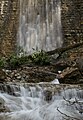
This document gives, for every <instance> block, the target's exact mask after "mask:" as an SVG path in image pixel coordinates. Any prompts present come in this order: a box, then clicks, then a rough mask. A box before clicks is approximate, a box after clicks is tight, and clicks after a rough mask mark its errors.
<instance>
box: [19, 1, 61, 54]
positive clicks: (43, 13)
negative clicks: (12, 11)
mask: <svg viewBox="0 0 83 120" xmlns="http://www.w3.org/2000/svg"><path fill="white" fill-rule="evenodd" d="M60 6H61V2H60V0H41V1H40V0H20V19H19V30H18V37H17V42H18V46H20V47H22V49H23V50H24V51H25V52H26V53H28V54H30V53H33V51H34V50H44V51H50V50H54V49H56V48H58V47H61V45H62V39H61V38H62V34H61V10H60V8H61V7H60Z"/></svg>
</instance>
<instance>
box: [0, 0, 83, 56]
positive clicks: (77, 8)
mask: <svg viewBox="0 0 83 120" xmlns="http://www.w3.org/2000/svg"><path fill="white" fill-rule="evenodd" d="M19 2H20V0H0V55H8V54H10V53H11V52H12V51H14V50H15V49H16V47H15V46H16V39H17V30H18V21H19V6H20V5H19ZM61 2H62V8H61V9H62V17H61V19H62V33H63V40H64V45H68V44H72V43H76V42H78V41H82V40H83V0H61Z"/></svg>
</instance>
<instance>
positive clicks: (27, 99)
mask: <svg viewBox="0 0 83 120" xmlns="http://www.w3.org/2000/svg"><path fill="white" fill-rule="evenodd" d="M82 88H83V86H81V85H74V86H73V85H51V84H37V85H34V84H31V85H30V84H25V85H21V86H20V85H1V86H0V111H1V105H3V108H4V106H5V109H6V111H5V110H4V111H3V112H0V120H83V89H82Z"/></svg>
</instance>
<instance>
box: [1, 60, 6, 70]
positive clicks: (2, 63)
mask: <svg viewBox="0 0 83 120" xmlns="http://www.w3.org/2000/svg"><path fill="white" fill-rule="evenodd" d="M5 65H6V60H5V58H0V68H4V67H5Z"/></svg>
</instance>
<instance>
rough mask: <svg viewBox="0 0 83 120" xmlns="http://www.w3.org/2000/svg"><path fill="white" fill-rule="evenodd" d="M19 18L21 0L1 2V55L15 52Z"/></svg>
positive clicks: (2, 0) (0, 0) (1, 0)
mask: <svg viewBox="0 0 83 120" xmlns="http://www.w3.org/2000/svg"><path fill="white" fill-rule="evenodd" d="M18 18H19V0H0V55H4V56H5V55H9V54H10V53H11V52H12V51H14V50H15V48H16V47H15V46H16V37H17V29H18V20H19V19H18Z"/></svg>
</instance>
